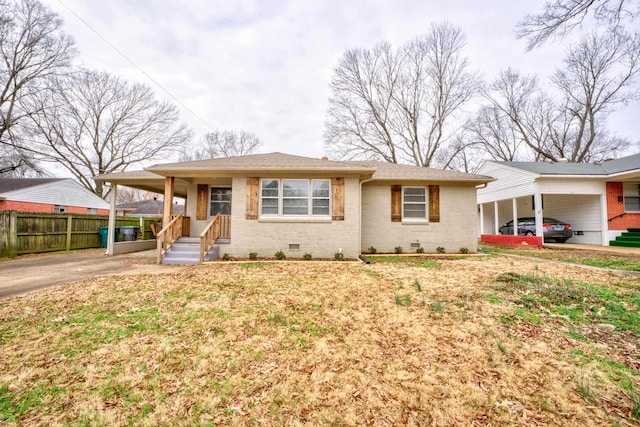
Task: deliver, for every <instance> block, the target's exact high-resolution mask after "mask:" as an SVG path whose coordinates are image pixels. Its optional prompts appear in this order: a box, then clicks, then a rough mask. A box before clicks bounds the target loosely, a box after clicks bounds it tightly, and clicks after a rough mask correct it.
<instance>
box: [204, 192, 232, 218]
mask: <svg viewBox="0 0 640 427" xmlns="http://www.w3.org/2000/svg"><path fill="white" fill-rule="evenodd" d="M210 200H211V204H210V208H209V216H211V217H214V216H216V215H217V214H218V213H220V214H221V215H231V188H218V187H212V188H211V199H210Z"/></svg>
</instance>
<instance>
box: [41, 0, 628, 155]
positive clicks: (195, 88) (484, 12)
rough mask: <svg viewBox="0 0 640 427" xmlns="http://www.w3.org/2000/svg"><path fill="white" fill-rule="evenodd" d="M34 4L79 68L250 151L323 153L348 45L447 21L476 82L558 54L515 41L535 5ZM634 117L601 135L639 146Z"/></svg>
mask: <svg viewBox="0 0 640 427" xmlns="http://www.w3.org/2000/svg"><path fill="white" fill-rule="evenodd" d="M43 1H44V3H45V4H46V5H48V6H49V7H50V8H51V9H53V10H54V11H56V12H57V13H58V14H59V15H60V16H62V18H63V19H64V22H65V30H66V31H67V33H69V34H70V35H72V36H73V37H74V38H75V40H76V43H77V48H78V51H79V58H78V61H79V63H80V64H82V65H85V66H87V67H90V68H93V69H98V70H105V71H108V72H110V73H112V74H115V75H119V76H121V77H124V78H126V79H127V80H130V81H140V82H143V83H145V84H148V85H149V86H151V87H153V88H154V89H155V90H156V93H157V94H158V97H159V98H161V99H164V100H167V101H171V102H173V103H175V104H176V105H178V106H179V107H180V110H181V112H182V118H183V120H184V121H186V122H187V123H188V124H189V125H190V126H191V127H192V129H193V130H194V131H195V133H196V134H197V135H203V134H204V133H206V132H208V131H211V130H213V129H220V130H224V129H233V130H245V131H249V132H254V133H255V134H257V135H258V136H259V137H260V139H261V140H262V141H263V143H264V145H263V147H262V149H261V150H260V151H261V152H273V151H280V152H284V153H289V154H297V155H304V156H310V157H321V156H322V155H324V154H327V155H329V156H330V157H331V153H325V152H324V148H323V144H322V141H323V138H322V134H323V131H324V118H325V112H326V110H327V107H328V97H329V88H328V85H329V81H330V80H331V77H332V73H333V69H334V67H335V66H336V65H337V62H338V59H339V58H340V56H341V55H342V54H343V52H344V51H345V50H346V49H349V48H356V47H363V48H370V47H372V46H374V45H375V44H377V43H378V42H380V41H382V40H386V41H388V42H390V43H391V44H392V45H393V46H394V47H396V46H400V45H401V44H403V43H405V42H407V41H409V40H411V39H413V38H415V37H416V36H419V35H421V34H424V33H425V32H426V30H427V28H428V26H429V25H430V24H431V23H433V22H439V21H443V20H448V21H450V22H451V23H453V24H454V25H456V26H459V27H460V28H462V30H463V31H464V33H465V35H466V39H467V46H466V54H467V56H468V57H469V59H470V61H471V64H472V66H473V67H474V68H475V69H477V70H478V71H480V72H481V73H482V74H483V75H484V77H485V78H486V79H487V80H491V79H493V77H494V76H495V75H496V74H497V73H498V71H499V70H500V69H502V68H505V67H507V66H512V67H515V68H517V69H519V70H520V71H522V72H524V73H532V74H533V73H536V74H538V75H540V78H541V79H542V80H544V79H545V78H546V76H548V75H549V74H550V73H551V72H552V71H553V70H554V68H555V67H559V66H561V65H562V64H561V61H562V58H563V56H564V47H563V46H562V45H561V43H560V42H555V43H554V42H552V43H547V44H546V45H544V46H543V47H542V48H539V49H536V50H535V51H533V52H525V48H524V46H525V43H524V41H522V40H517V39H516V38H515V36H514V32H513V30H514V27H515V25H516V24H517V22H518V21H519V20H521V19H522V18H523V17H524V16H525V15H526V14H527V13H530V12H534V11H537V10H540V8H541V7H542V5H543V4H544V0H445V1H443V0H438V1H434V0H389V1H386V0H376V1H364V0H359V1H353V0H351V1H350V0H315V1H304V0H302V1H294V0H290V1H285V0H282V1H281V0H240V1H236V0H224V1H220V0H213V1H212V0H188V1H184V0H183V1H175V0H172V1H169V0H109V1H93V0H43ZM76 15H77V16H76ZM78 17H79V18H81V19H82V21H84V22H86V24H85V23H83V22H82V21H81V20H80V19H79V18H78ZM87 24H88V25H87ZM90 27H91V28H90ZM94 30H95V32H94ZM96 32H97V33H98V34H99V35H97V34H96ZM101 37H102V38H101ZM103 38H104V39H106V40H107V41H108V43H107V42H105V40H103ZM109 43H110V44H112V45H113V46H115V47H116V48H117V50H115V49H114V48H113V47H111V46H110V45H109ZM118 51H120V52H121V53H122V54H124V57H123V56H122V55H121V54H120V53H119V52H118ZM125 57H126V58H125ZM127 58H128V59H129V60H127ZM132 62H133V64H132ZM134 64H135V65H134ZM140 69H141V70H142V71H140ZM143 72H144V73H143ZM145 74H146V75H145ZM147 76H149V77H151V79H153V81H155V82H157V83H159V85H160V86H161V87H162V88H163V89H164V90H166V91H168V92H169V93H170V94H171V95H168V94H167V93H165V92H163V89H161V88H160V87H158V86H157V85H156V84H155V83H154V82H153V81H151V80H150V79H149V78H148V77H147ZM171 96H173V97H175V99H177V100H179V101H180V103H178V102H177V101H176V100H175V99H172V98H171ZM181 104H182V105H181ZM185 106H186V108H185ZM639 112H640V104H638V103H635V104H633V105H629V106H627V107H626V110H625V112H624V113H620V114H616V116H615V117H614V118H613V120H612V121H611V123H610V129H611V131H612V132H614V133H616V134H618V135H619V136H623V137H627V138H630V139H631V140H632V141H634V142H635V141H638V140H639V139H640V137H638V135H640V121H639V120H638V117H639V114H638V113H639ZM193 113H195V114H193ZM639 150H640V147H638V146H637V145H636V146H635V148H633V149H631V150H630V152H629V153H627V154H632V153H635V152H637V151H639ZM157 160H161V159H157Z"/></svg>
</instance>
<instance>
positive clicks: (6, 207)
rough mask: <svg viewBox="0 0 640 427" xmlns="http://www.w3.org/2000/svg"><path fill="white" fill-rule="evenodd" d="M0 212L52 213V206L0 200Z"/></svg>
mask: <svg viewBox="0 0 640 427" xmlns="http://www.w3.org/2000/svg"><path fill="white" fill-rule="evenodd" d="M0 210H3V211H18V212H46V213H51V212H53V205H49V204H46V203H32V202H17V201H15V200H0Z"/></svg>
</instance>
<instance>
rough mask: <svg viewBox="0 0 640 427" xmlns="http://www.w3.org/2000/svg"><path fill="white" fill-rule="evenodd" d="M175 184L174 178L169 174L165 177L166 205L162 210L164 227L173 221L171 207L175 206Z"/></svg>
mask: <svg viewBox="0 0 640 427" xmlns="http://www.w3.org/2000/svg"><path fill="white" fill-rule="evenodd" d="M173 186H174V178H173V177H172V176H168V177H166V178H165V179H164V207H163V210H162V227H163V228H164V227H166V226H167V225H169V223H170V222H171V209H172V208H173Z"/></svg>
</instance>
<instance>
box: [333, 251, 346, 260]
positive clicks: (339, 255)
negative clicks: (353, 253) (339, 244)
mask: <svg viewBox="0 0 640 427" xmlns="http://www.w3.org/2000/svg"><path fill="white" fill-rule="evenodd" d="M333 257H334V258H335V259H336V261H342V260H343V259H344V254H343V253H342V252H336V253H335V255H334V256H333Z"/></svg>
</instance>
